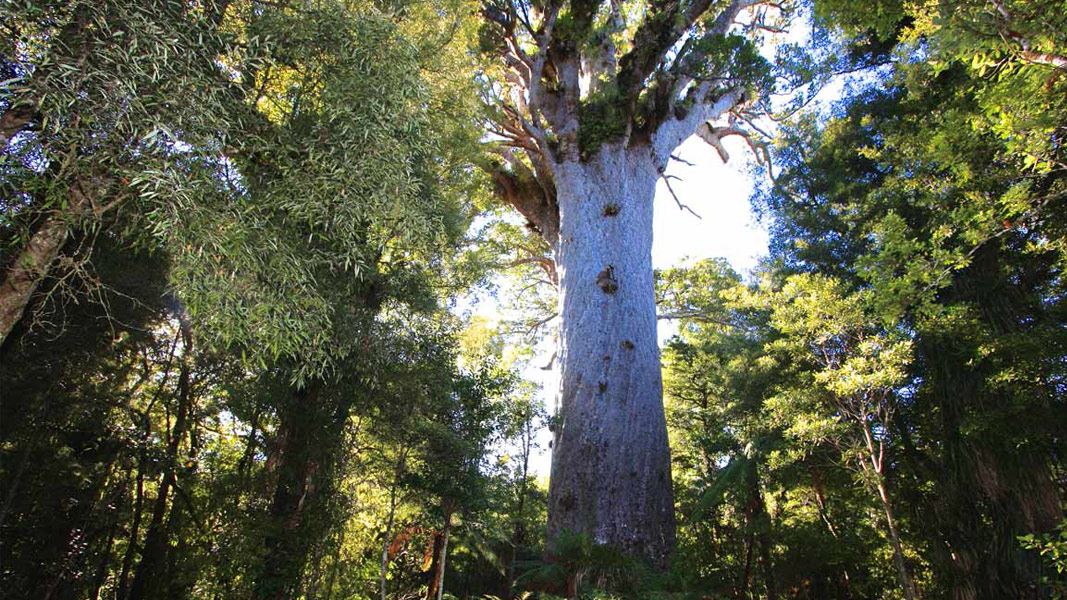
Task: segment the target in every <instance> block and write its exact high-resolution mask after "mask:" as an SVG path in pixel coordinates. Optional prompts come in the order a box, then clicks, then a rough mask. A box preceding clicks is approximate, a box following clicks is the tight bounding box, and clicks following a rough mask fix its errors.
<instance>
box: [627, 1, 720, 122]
mask: <svg viewBox="0 0 1067 600" xmlns="http://www.w3.org/2000/svg"><path fill="white" fill-rule="evenodd" d="M710 6H711V0H692V1H691V2H690V3H689V4H688V5H687V6H685V7H684V8H683V7H682V6H680V5H679V3H678V0H655V1H653V2H652V3H651V5H650V6H649V9H648V15H647V16H646V17H645V20H644V22H642V23H641V25H640V26H639V27H638V28H637V32H636V33H634V39H633V49H632V50H630V51H629V52H627V53H626V55H625V56H623V57H622V60H620V61H619V75H618V78H617V80H616V81H617V83H618V86H619V92H621V93H622V94H623V97H624V98H625V99H626V100H627V103H628V105H630V106H633V103H635V102H636V101H637V96H638V94H639V93H640V92H641V88H642V87H643V86H644V83H645V81H646V80H647V79H648V77H649V76H650V75H651V74H652V72H653V71H654V70H655V69H656V67H657V66H658V65H659V64H660V62H662V61H663V59H664V57H665V56H666V55H667V52H668V51H669V50H670V49H671V47H672V46H674V44H676V43H677V42H678V41H679V40H680V39H681V38H682V35H684V34H685V32H686V31H688V30H689V28H690V27H692V26H693V24H694V23H696V20H697V19H699V18H700V16H701V15H703V14H704V12H705V11H706V10H708V8H709V7H710Z"/></svg>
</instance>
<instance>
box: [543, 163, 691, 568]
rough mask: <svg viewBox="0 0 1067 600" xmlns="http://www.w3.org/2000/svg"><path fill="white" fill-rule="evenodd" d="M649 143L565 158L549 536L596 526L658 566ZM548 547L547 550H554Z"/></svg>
mask: <svg viewBox="0 0 1067 600" xmlns="http://www.w3.org/2000/svg"><path fill="white" fill-rule="evenodd" d="M657 178H658V171H657V169H656V166H655V164H654V162H653V160H652V157H651V152H650V151H649V149H648V147H647V146H646V147H640V146H639V147H625V146H621V145H605V146H604V147H603V148H601V150H600V151H599V152H598V153H597V155H596V156H594V157H593V158H592V159H591V160H589V161H588V162H580V161H574V162H565V163H563V164H560V165H558V173H557V178H556V186H557V187H556V189H557V194H558V198H559V204H560V237H559V243H558V248H557V268H558V272H559V278H560V282H559V283H560V285H559V289H560V297H559V303H560V311H561V317H562V318H561V326H560V328H561V331H560V340H561V348H560V364H561V376H560V400H559V402H560V405H559V414H558V417H557V422H556V426H555V442H554V450H553V454H552V477H551V481H550V487H549V522H548V539H549V540H552V539H554V538H555V537H556V536H557V535H558V534H559V533H560V532H561V531H565V530H567V531H572V532H577V533H583V534H587V535H589V536H590V537H591V538H592V539H593V541H594V542H596V543H600V544H612V545H615V546H617V547H620V548H621V549H622V550H624V551H625V552H627V553H628V554H631V555H634V556H640V557H643V558H645V559H646V560H648V561H649V562H650V563H652V564H653V565H656V566H659V567H663V566H666V564H667V561H668V559H669V554H670V551H671V549H672V548H673V546H674V498H673V494H672V490H671V469H670V451H669V448H668V446H667V425H666V419H665V417H664V412H663V401H662V393H663V384H662V379H661V373H660V361H659V347H658V345H657V339H656V309H655V297H654V290H653V271H652V200H653V198H654V195H655V185H656V180H657ZM550 552H551V548H550Z"/></svg>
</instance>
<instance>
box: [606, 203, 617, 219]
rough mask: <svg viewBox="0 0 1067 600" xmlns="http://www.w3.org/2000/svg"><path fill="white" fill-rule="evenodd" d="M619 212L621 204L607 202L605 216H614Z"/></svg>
mask: <svg viewBox="0 0 1067 600" xmlns="http://www.w3.org/2000/svg"><path fill="white" fill-rule="evenodd" d="M617 214H619V205H618V204H615V203H614V202H608V203H607V204H605V205H604V216H605V217H614V216H615V215H617Z"/></svg>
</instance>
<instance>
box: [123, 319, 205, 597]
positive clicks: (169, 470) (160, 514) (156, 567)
mask: <svg viewBox="0 0 1067 600" xmlns="http://www.w3.org/2000/svg"><path fill="white" fill-rule="evenodd" d="M180 329H181V336H182V338H183V347H182V357H181V364H180V367H179V372H178V407H177V411H176V413H175V417H174V428H173V430H172V431H171V434H170V438H169V440H168V442H167V460H166V463H165V465H164V468H163V478H162V479H161V480H160V483H159V489H158V491H157V493H156V501H155V505H154V506H153V509H152V520H151V521H150V522H149V525H148V533H147V534H146V535H145V541H144V549H143V550H142V552H141V562H140V564H138V565H137V572H136V574H135V575H134V578H133V584H131V586H130V593H129V596H128V598H129V599H130V600H142V599H144V598H148V599H151V598H157V597H160V596H161V594H162V593H163V591H164V590H165V589H166V585H167V584H168V581H167V580H168V579H169V578H168V577H167V576H166V572H167V564H168V557H167V553H168V549H169V546H170V539H169V538H170V527H169V526H168V525H169V524H168V523H166V522H165V521H164V517H165V516H166V514H167V507H168V505H169V504H171V503H170V502H169V497H170V491H171V488H173V487H174V486H175V485H176V484H177V477H178V475H177V471H178V452H179V450H180V447H181V442H182V439H184V437H185V435H186V433H187V431H188V429H189V412H190V408H191V404H192V394H191V393H190V381H189V379H190V377H191V370H192V365H191V364H190V354H191V352H192V343H191V341H192V338H191V336H190V333H189V330H188V325H187V324H186V323H184V322H183V323H182V326H181V328H180ZM173 510H174V509H173V508H172V509H171V511H172V512H173ZM172 518H173V515H172Z"/></svg>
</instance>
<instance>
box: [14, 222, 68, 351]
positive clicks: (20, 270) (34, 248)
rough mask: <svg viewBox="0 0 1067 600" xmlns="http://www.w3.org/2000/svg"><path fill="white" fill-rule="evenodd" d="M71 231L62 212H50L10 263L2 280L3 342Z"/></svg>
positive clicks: (24, 310)
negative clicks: (53, 213)
mask: <svg viewBox="0 0 1067 600" xmlns="http://www.w3.org/2000/svg"><path fill="white" fill-rule="evenodd" d="M69 233H70V226H69V225H68V224H67V221H66V220H65V219H64V218H63V217H62V216H61V215H52V216H49V217H48V219H47V220H45V222H44V223H43V224H41V226H40V227H39V228H38V229H37V231H35V232H33V235H31V236H30V240H29V241H28V242H27V243H26V246H25V248H23V249H22V252H20V253H19V255H18V256H17V257H15V259H14V262H12V263H11V265H10V266H8V267H7V271H6V272H5V273H4V281H3V283H0V346H2V345H3V344H4V340H6V339H7V336H8V334H10V333H11V330H12V329H13V328H14V327H15V325H16V324H18V322H19V320H21V319H22V315H23V313H25V312H26V306H27V305H28V304H29V303H30V298H31V297H32V296H33V292H35V291H36V290H37V286H39V285H40V284H41V281H42V280H43V279H44V278H45V276H46V275H48V272H49V270H51V268H52V263H54V262H55V260H56V257H58V256H59V251H60V250H61V249H62V248H63V244H64V243H65V242H66V241H67V235H68V234H69Z"/></svg>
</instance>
